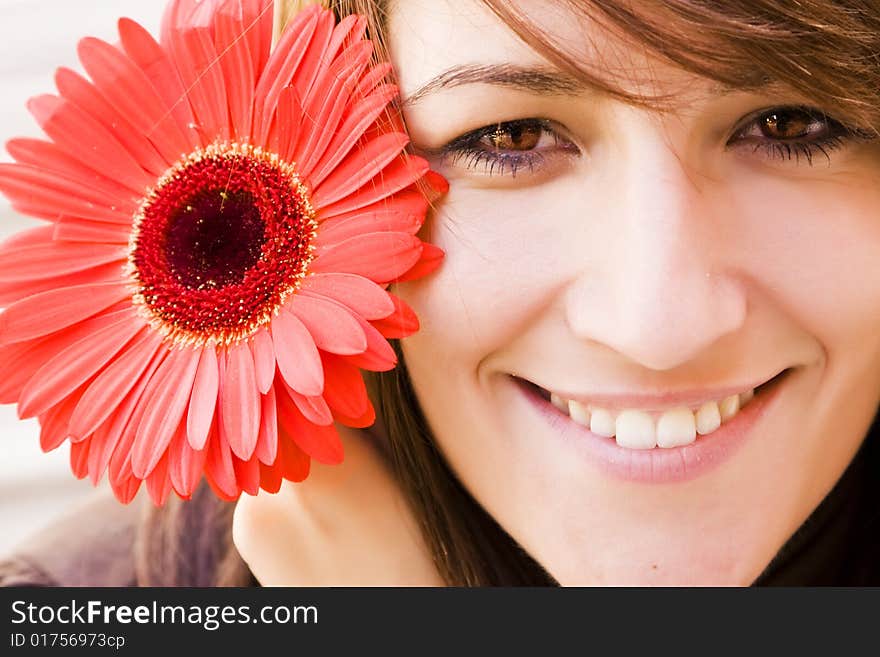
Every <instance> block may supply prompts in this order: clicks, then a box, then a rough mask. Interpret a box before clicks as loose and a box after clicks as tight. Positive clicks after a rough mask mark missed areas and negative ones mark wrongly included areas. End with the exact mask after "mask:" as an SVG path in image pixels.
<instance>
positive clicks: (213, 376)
mask: <svg viewBox="0 0 880 657" xmlns="http://www.w3.org/2000/svg"><path fill="white" fill-rule="evenodd" d="M219 392H220V368H219V367H218V365H217V353H216V352H215V348H214V347H213V346H206V347H202V353H201V356H200V358H199V366H198V369H197V370H196V375H195V380H194V381H193V388H192V396H191V397H190V400H189V411H188V412H187V415H186V435H187V440H188V441H189V445H190V447H192V448H193V449H195V450H202V449H204V448H205V443H206V442H207V440H208V435H209V434H210V432H211V424H212V423H213V422H214V413H215V409H216V408H217V399H218V395H219Z"/></svg>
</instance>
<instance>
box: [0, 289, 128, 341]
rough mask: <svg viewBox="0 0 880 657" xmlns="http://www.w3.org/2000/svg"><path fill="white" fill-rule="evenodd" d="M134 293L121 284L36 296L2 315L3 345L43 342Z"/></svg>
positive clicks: (0, 338)
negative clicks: (50, 335) (44, 337)
mask: <svg viewBox="0 0 880 657" xmlns="http://www.w3.org/2000/svg"><path fill="white" fill-rule="evenodd" d="M129 294H130V293H129V292H128V290H126V289H125V288H124V287H123V286H122V285H120V284H119V283H105V284H101V285H79V286H76V287H64V288H60V289H56V290H50V291H48V292H43V293H41V294H35V295H34V296H32V297H27V298H26V299H22V300H21V301H19V302H17V303H14V304H13V305H11V306H9V307H8V308H6V309H5V310H4V311H3V313H2V314H0V344H11V343H13V342H23V341H25V340H32V339H34V338H39V337H42V336H44V335H48V334H50V333H54V332H55V331H60V330H61V329H64V328H67V327H68V326H73V325H74V324H77V323H79V322H81V321H83V320H84V319H88V318H89V317H91V316H93V315H96V314H97V313H99V312H101V311H102V310H106V309H107V308H109V307H110V306H112V305H113V304H114V303H116V302H117V301H121V300H123V299H125V298H126V297H127V296H128V295H129Z"/></svg>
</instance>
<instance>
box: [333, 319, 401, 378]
mask: <svg viewBox="0 0 880 657" xmlns="http://www.w3.org/2000/svg"><path fill="white" fill-rule="evenodd" d="M357 319H358V322H359V323H360V325H361V329H362V330H363V332H364V335H365V336H366V338H367V348H366V349H364V352H363V353H361V354H354V355H353V356H346V357H345V358H346V361H347V362H349V363H351V364H352V365H356V366H357V367H360V368H361V369H365V370H371V371H373V372H387V371H388V370H391V369H394V367H395V366H396V365H397V354H395V353H394V349H393V348H392V347H391V345H390V344H388V340H386V339H385V337H384V336H383V335H382V334H381V333H380V332H379V330H378V329H377V328H375V327H374V326H373V325H372V324H371V323H370V322H368V321H367V320H365V319H363V318H361V317H358V318H357Z"/></svg>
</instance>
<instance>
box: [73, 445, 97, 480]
mask: <svg viewBox="0 0 880 657" xmlns="http://www.w3.org/2000/svg"><path fill="white" fill-rule="evenodd" d="M91 442H92V440H91V438H89V439H87V440H83V441H82V442H80V443H76V444H71V445H70V470H71V472H73V475H74V476H75V477H76V478H77V479H85V478H86V476H88V474H89V451H90V449H89V448H90V447H91Z"/></svg>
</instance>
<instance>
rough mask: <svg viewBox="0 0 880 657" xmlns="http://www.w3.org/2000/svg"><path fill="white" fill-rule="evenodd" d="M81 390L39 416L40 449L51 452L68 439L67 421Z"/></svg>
mask: <svg viewBox="0 0 880 657" xmlns="http://www.w3.org/2000/svg"><path fill="white" fill-rule="evenodd" d="M82 390H83V388H79V389H77V390H76V391H75V392H74V393H73V394H71V395H70V396H69V397H68V398H67V399H65V400H63V401H62V402H61V403H60V404H58V405H57V406H55V407H54V408H51V409H49V410H48V411H47V412H46V413H44V414H41V415H40V449H42V450H43V451H44V452H51V451H52V450H55V449H57V448H58V447H60V446H61V443H63V442H64V441H65V440H67V438H69V437H70V432H69V431H68V426H69V425H68V420H69V419H70V413H71V411H72V410H73V409H74V407H75V406H76V405H77V403H78V402H79V399H80V397H81V395H82Z"/></svg>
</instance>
